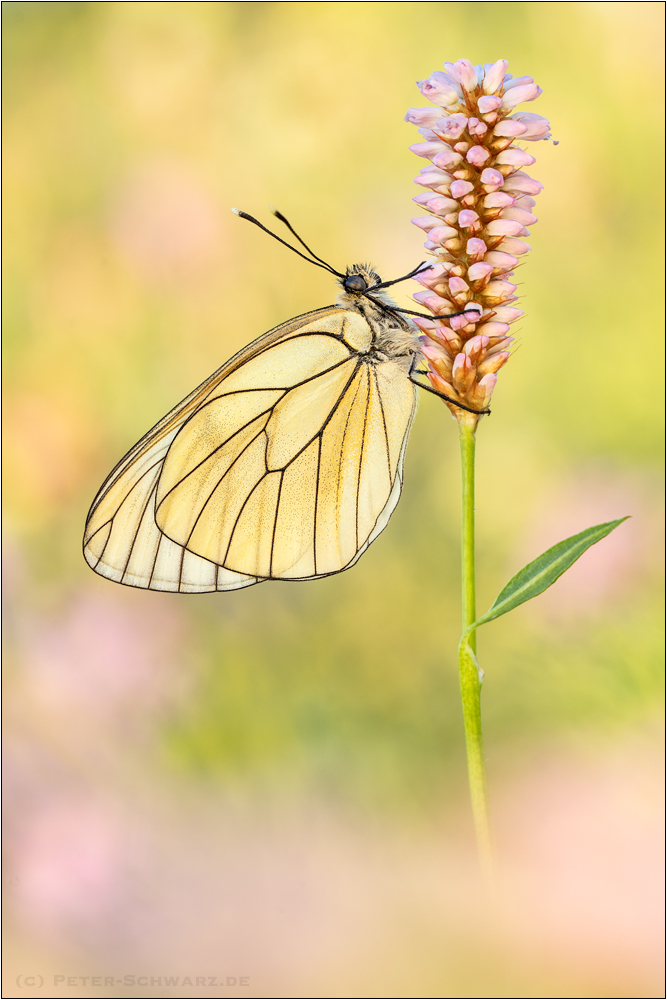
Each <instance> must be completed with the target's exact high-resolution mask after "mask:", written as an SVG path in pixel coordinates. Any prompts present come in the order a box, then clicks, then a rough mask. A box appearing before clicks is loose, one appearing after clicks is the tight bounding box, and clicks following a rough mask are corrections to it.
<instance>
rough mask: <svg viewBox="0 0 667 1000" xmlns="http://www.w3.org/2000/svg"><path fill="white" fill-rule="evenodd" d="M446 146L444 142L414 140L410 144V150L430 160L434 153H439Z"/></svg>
mask: <svg viewBox="0 0 667 1000" xmlns="http://www.w3.org/2000/svg"><path fill="white" fill-rule="evenodd" d="M448 148H449V147H448V146H446V145H445V144H444V142H415V143H413V144H412V146H410V152H412V153H415V154H416V155H417V156H425V157H426V158H427V159H429V160H431V159H433V157H434V156H435V155H436V153H441V152H443V151H444V150H445V149H448ZM459 159H460V157H459Z"/></svg>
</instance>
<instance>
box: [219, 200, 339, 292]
mask: <svg viewBox="0 0 667 1000" xmlns="http://www.w3.org/2000/svg"><path fill="white" fill-rule="evenodd" d="M232 212H233V213H234V215H238V217H239V218H240V219H246V220H247V221H248V222H252V223H253V225H255V226H258V227H259V228H260V229H261V230H263V232H265V233H268V234H269V236H273V238H274V240H278V242H279V243H282V245H283V246H284V247H287V249H288V250H293V251H294V253H295V254H298V255H299V257H302V258H303V260H307V261H308V263H309V264H315V266H316V267H321V268H323V269H324V270H325V271H329V273H330V274H335V275H336V277H337V278H344V277H345V275H344V274H340V273H339V272H338V271H335V270H334V269H333V267H331V266H330V265H329V264H326V263H325V262H324V261H320V259H319V257H318V258H317V260H311V258H310V257H306V255H305V254H304V253H301V251H300V250H297V248H296V247H293V246H292V244H291V243H287V242H286V240H283V239H282V238H281V237H280V236H277V235H276V233H272V232H271V230H270V229H267V228H266V226H264V225H262V223H261V222H260V221H259V219H256V218H255V217H254V216H253V215H248V213H247V212H242V211H241V209H240V208H233V209H232ZM290 228H291V227H290ZM295 235H296V234H295ZM297 239H298V237H297ZM300 242H303V241H300ZM303 245H304V246H306V244H305V243H304V244H303ZM306 250H308V247H306ZM308 252H309V253H311V251H310V250H308ZM313 256H315V255H314V254H313Z"/></svg>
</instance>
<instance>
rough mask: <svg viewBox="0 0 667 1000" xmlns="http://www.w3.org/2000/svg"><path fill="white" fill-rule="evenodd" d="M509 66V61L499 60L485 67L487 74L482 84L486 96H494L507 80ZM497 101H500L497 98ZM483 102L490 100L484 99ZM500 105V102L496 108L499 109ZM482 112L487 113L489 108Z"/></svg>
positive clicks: (490, 109)
mask: <svg viewBox="0 0 667 1000" xmlns="http://www.w3.org/2000/svg"><path fill="white" fill-rule="evenodd" d="M507 66H508V62H507V59H498V60H497V62H494V63H493V64H491V65H487V66H486V67H485V70H486V72H485V73H484V83H483V84H482V86H483V88H484V93H485V94H493V93H495V91H496V90H498V88H499V87H500V85H501V83H502V82H503V80H504V78H505V74H506V73H507ZM495 99H496V100H498V99H497V98H495ZM481 100H482V101H487V100H489V98H488V97H482V98H481ZM499 105H500V101H499V102H498V104H497V105H496V107H499ZM482 110H483V111H484V112H485V113H486V111H487V108H486V107H484V108H483V109H482ZM488 110H489V111H494V110H495V108H488Z"/></svg>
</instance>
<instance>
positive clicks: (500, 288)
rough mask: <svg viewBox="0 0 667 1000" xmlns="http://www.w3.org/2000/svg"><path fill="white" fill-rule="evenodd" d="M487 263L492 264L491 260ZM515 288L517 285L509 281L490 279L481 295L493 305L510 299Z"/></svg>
mask: <svg viewBox="0 0 667 1000" xmlns="http://www.w3.org/2000/svg"><path fill="white" fill-rule="evenodd" d="M488 263H489V264H491V265H493V261H488ZM475 266H477V265H475ZM516 289H517V286H516V285H513V284H512V282H511V281H490V282H489V283H488V285H487V286H486V288H485V289H484V291H483V292H482V295H483V296H484V298H485V300H486V301H487V302H489V303H490V304H491V305H493V304H495V303H500V302H506V301H507V300H508V299H511V298H512V296H513V295H514V293H515V292H516Z"/></svg>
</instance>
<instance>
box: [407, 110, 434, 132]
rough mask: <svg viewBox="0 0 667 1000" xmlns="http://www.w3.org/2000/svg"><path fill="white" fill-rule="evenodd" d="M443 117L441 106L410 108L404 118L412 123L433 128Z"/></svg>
mask: <svg viewBox="0 0 667 1000" xmlns="http://www.w3.org/2000/svg"><path fill="white" fill-rule="evenodd" d="M441 117H442V112H441V110H440V108H410V110H409V111H408V113H407V115H406V116H405V118H404V119H403V120H404V121H406V122H410V124H411V125H424V126H426V127H427V128H432V127H433V125H435V123H436V122H437V121H438V120H439V119H440V118H441Z"/></svg>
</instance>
